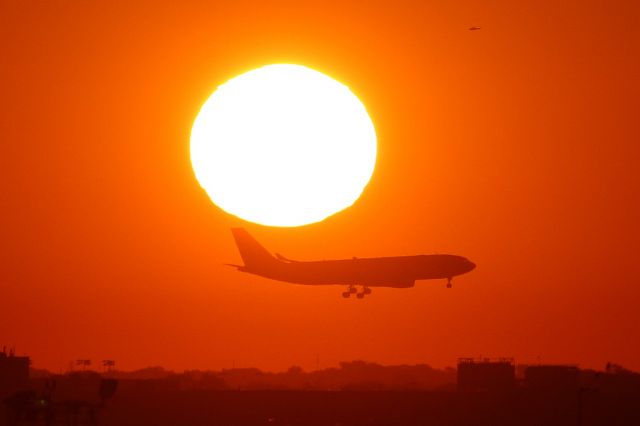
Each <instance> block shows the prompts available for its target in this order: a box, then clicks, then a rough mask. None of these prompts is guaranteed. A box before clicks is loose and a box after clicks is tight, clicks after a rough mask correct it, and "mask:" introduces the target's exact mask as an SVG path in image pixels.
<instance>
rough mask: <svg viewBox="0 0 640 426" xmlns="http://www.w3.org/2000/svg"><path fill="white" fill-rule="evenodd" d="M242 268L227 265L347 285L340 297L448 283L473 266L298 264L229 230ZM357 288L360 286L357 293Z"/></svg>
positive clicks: (432, 262) (436, 258) (456, 261)
mask: <svg viewBox="0 0 640 426" xmlns="http://www.w3.org/2000/svg"><path fill="white" fill-rule="evenodd" d="M231 232H232V234H233V238H234V239H235V242H236V245H237V246H238V250H239V251H240V256H241V257H242V260H243V262H244V265H234V264H227V265H228V266H232V267H235V268H237V270H238V271H241V272H246V273H249V274H254V275H258V276H261V277H264V278H270V279H272V280H277V281H285V282H289V283H294V284H303V285H346V286H347V289H346V291H345V292H344V293H342V297H344V298H348V297H350V296H351V295H352V294H356V297H357V298H358V299H362V298H364V296H365V295H368V294H371V287H393V288H409V287H413V286H414V285H415V281H416V280H430V279H446V280H447V288H451V279H452V278H453V277H455V276H458V275H462V274H465V273H467V272H470V271H472V270H473V269H474V268H475V267H476V265H475V264H474V263H473V262H471V261H469V260H468V259H467V258H464V257H462V256H454V255H449V254H432V255H418V256H394V257H375V258H355V257H354V258H353V259H343V260H321V261H311V262H308V261H298V260H291V259H287V258H286V257H284V256H282V255H281V254H276V256H275V257H274V256H272V255H271V253H269V252H268V251H267V249H265V248H264V247H263V246H262V245H260V243H259V242H258V241H257V240H256V239H255V238H253V237H252V236H251V235H250V234H249V233H248V232H247V231H246V230H245V229H243V228H232V229H231ZM356 286H362V289H361V291H358V289H357V287H356Z"/></svg>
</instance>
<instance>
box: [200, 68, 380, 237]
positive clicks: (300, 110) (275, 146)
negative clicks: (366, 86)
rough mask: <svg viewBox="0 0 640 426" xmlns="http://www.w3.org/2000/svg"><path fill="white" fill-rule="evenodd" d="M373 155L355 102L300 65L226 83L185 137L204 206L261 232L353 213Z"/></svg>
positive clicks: (369, 129)
mask: <svg viewBox="0 0 640 426" xmlns="http://www.w3.org/2000/svg"><path fill="white" fill-rule="evenodd" d="M376 150H377V147H376V133H375V129H374V126H373V122H372V121H371V118H370V117H369V115H368V113H367V111H366V109H365V107H364V105H363V104H362V102H360V100H359V99H358V98H357V96H356V95H354V94H353V92H351V90H350V89H349V88H348V87H347V86H345V85H343V84H341V83H339V82H338V81H336V80H334V79H332V78H330V77H328V76H327V75H325V74H322V73H320V72H318V71H315V70H312V69H310V68H307V67H304V66H301V65H291V64H275V65H267V66H264V67H262V68H258V69H255V70H253V71H249V72H247V73H244V74H241V75H239V76H237V77H235V78H233V79H231V80H229V81H227V82H226V83H225V84H223V85H221V86H220V87H218V89H217V90H216V91H215V92H214V93H213V94H212V95H211V96H210V97H209V99H208V100H207V101H206V102H205V104H204V105H203V106H202V109H201V110H200V112H199V114H198V116H197V118H196V120H195V122H194V124H193V128H192V130H191V163H192V165H193V170H194V172H195V175H196V178H197V179H198V182H199V183H200V185H201V186H202V187H203V188H204V189H205V191H206V192H207V194H208V195H209V198H210V199H211V201H212V202H213V203H214V204H216V205H217V206H218V207H220V208H221V209H223V210H224V211H226V212H228V213H230V214H232V215H235V216H238V217H240V218H242V219H244V220H246V221H249V222H254V223H259V224H262V225H268V226H301V225H306V224H309V223H314V222H319V221H321V220H323V219H325V218H327V217H328V216H330V215H332V214H334V213H337V212H339V211H341V210H343V209H345V208H347V207H349V206H350V205H352V204H353V203H354V202H355V201H356V200H357V199H358V198H359V197H360V194H361V193H362V191H363V189H364V188H365V186H366V185H367V183H368V182H369V180H370V178H371V175H372V173H373V170H374V167H375V162H376Z"/></svg>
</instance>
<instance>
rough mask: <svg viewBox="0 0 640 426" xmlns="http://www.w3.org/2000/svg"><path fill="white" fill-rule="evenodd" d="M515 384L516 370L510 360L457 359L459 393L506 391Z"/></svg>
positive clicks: (512, 361)
mask: <svg viewBox="0 0 640 426" xmlns="http://www.w3.org/2000/svg"><path fill="white" fill-rule="evenodd" d="M515 384H516V368H515V364H514V360H513V359H512V358H499V359H495V360H492V359H489V358H482V359H475V358H460V359H458V390H460V391H508V390H511V389H513V388H514V387H515Z"/></svg>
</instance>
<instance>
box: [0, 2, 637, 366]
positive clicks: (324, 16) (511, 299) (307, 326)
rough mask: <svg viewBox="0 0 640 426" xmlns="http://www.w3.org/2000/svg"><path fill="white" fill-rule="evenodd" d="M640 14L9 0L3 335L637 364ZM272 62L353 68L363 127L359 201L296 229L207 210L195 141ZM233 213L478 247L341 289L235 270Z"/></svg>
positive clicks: (73, 343) (70, 349) (375, 355)
mask: <svg viewBox="0 0 640 426" xmlns="http://www.w3.org/2000/svg"><path fill="white" fill-rule="evenodd" d="M638 22H640V6H639V4H638V2H633V1H575V2H556V1H532V0H527V1H517V2H514V1H506V0H503V1H483V2H472V1H441V2H424V1H415V2H409V1H398V0H395V1H366V2H364V1H363V2H344V1H326V2H300V1H291V2H267V1H255V2H246V1H244V2H243V1H233V2H218V3H217V2H213V1H209V2H205V1H200V2H195V1H191V2H169V1H158V0H156V1H153V2H144V1H138V2H128V1H127V2H125V1H108V2H107V1H105V2H98V1H96V2H80V1H77V2H73V1H61V0H60V1H48V2H40V1H17V0H9V1H4V2H3V3H2V5H1V6H0V39H1V40H2V42H1V43H0V93H2V102H1V103H0V141H1V142H0V143H1V144H2V152H1V155H0V194H1V197H0V214H1V222H0V241H2V244H1V246H0V290H1V293H0V345H3V344H7V345H13V346H15V347H16V349H17V352H18V353H19V354H23V353H26V354H29V355H30V356H31V357H32V359H33V362H34V366H36V367H47V368H52V369H60V368H66V367H67V366H68V364H69V361H71V360H74V359H77V358H92V359H94V360H95V361H99V360H101V359H115V360H116V361H117V363H118V367H120V368H125V369H132V368H139V367H144V366H148V365H163V366H165V367H167V368H173V369H184V368H213V369H218V368H229V367H231V366H232V365H235V366H236V367H238V366H243V367H246V366H256V367H260V368H264V369H270V370H280V369H284V368H286V367H288V366H290V365H292V364H297V365H300V366H302V367H303V368H305V369H311V368H315V366H316V357H319V358H320V366H321V367H326V366H331V365H335V364H337V362H338V361H341V360H352V359H366V360H369V361H375V362H380V363H387V364H392V363H393V364H396V363H430V364H432V365H434V366H437V367H440V366H446V365H454V364H455V362H456V359H457V358H458V357H460V356H480V355H481V356H513V357H515V358H516V359H517V360H518V361H520V362H569V363H578V364H579V365H581V366H584V367H597V368H602V367H604V364H605V363H606V362H607V361H612V362H618V363H621V364H623V365H625V366H627V367H629V368H632V369H636V370H638V369H640V343H639V342H640V328H638V324H639V323H640V310H639V309H638V306H639V305H640V289H639V287H638V284H639V280H638V264H639V260H640V259H639V256H640V243H639V238H640V225H639V224H638V218H640V171H639V169H638V164H640V163H639V160H640V155H639V154H640V117H639V112H640V26H639V25H638ZM476 25H477V26H481V27H482V29H481V30H480V31H469V30H468V28H469V27H471V26H476ZM281 62H286V63H297V64H302V65H306V66H309V67H312V68H315V69H317V70H319V71H322V72H325V73H327V74H328V75H330V76H332V77H333V78H336V79H338V80H339V81H341V82H343V83H345V84H347V85H348V86H349V87H351V89H352V90H353V91H354V92H355V93H356V94H357V95H358V96H359V97H360V99H361V100H362V101H363V102H364V103H365V105H366V106H367V108H368V110H369V112H370V114H371V116H372V119H373V121H374V123H375V126H376V130H377V134H378V163H377V168H376V171H375V172H374V175H373V178H372V180H371V182H370V184H369V186H368V187H367V189H366V190H365V192H364V194H363V195H362V197H361V198H360V200H359V201H358V202H357V203H356V204H355V205H354V206H353V207H351V208H349V209H347V210H345V211H344V212H342V213H340V214H338V215H335V216H333V217H331V218H329V219H327V220H326V221H324V222H322V223H318V224H315V225H311V226H306V227H301V228H291V229H281V228H268V227H263V226H258V225H252V224H249V223H245V222H243V221H241V220H239V219H237V218H234V217H232V216H229V215H227V214H226V213H224V212H222V211H221V210H220V209H218V208H217V207H215V206H214V205H212V204H211V203H210V201H209V199H208V197H207V196H206V194H205V192H204V191H203V190H201V189H200V188H199V186H198V184H197V182H196V180H195V178H194V175H193V172H192V170H191V165H190V160H189V133H190V129H191V125H192V123H193V120H194V118H195V116H196V114H197V112H198V110H199V108H200V106H201V105H202V103H203V102H204V101H205V100H206V99H207V97H208V96H209V95H210V93H211V92H212V91H213V90H214V89H215V88H216V87H217V86H218V85H219V84H221V83H223V82H224V81H226V80H228V79H229V78H231V77H233V76H235V75H238V74H239V73H242V72H244V71H247V70H249V69H253V68H256V67H259V66H262V65H265V64H269V63H281ZM231 226H244V227H246V228H247V229H248V230H249V231H250V232H251V233H253V234H254V236H256V237H257V238H258V239H259V240H261V241H262V242H263V243H264V244H265V245H266V246H267V247H268V248H269V249H270V250H272V251H277V252H280V253H283V254H284V255H286V256H288V257H292V258H297V259H301V260H307V259H309V260H311V259H323V258H340V257H352V256H358V257H366V256H384V255H401V254H420V253H425V254H428V253H435V252H439V253H452V254H459V255H463V256H466V257H468V258H469V259H471V260H473V261H474V262H475V263H477V265H478V268H477V269H476V270H475V271H473V272H472V273H470V274H468V275H465V276H462V277H459V278H458V279H457V280H455V281H454V287H453V289H446V288H445V283H444V282H440V281H423V282H418V283H417V285H416V287H415V288H413V289H409V290H397V289H374V292H373V294H372V295H371V296H370V297H367V298H366V299H365V300H354V299H350V300H344V299H342V297H340V293H341V292H342V291H343V288H341V287H324V288H312V287H303V286H295V285H289V284H285V283H278V282H275V281H268V280H265V279H262V278H259V277H254V276H250V275H245V274H241V273H239V272H236V271H235V270H233V269H232V268H228V267H225V266H224V265H223V263H225V262H230V263H238V262H239V261H240V257H239V255H238V253H237V251H236V249H235V246H234V244H233V240H232V238H231V233H230V232H229V228H230V227H231Z"/></svg>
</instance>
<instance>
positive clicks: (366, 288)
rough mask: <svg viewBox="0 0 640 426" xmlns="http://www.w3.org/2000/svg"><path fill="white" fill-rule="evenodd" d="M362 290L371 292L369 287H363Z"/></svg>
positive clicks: (367, 292) (365, 292)
mask: <svg viewBox="0 0 640 426" xmlns="http://www.w3.org/2000/svg"><path fill="white" fill-rule="evenodd" d="M362 292H363V293H364V294H371V289H370V288H369V287H364V288H363V289H362Z"/></svg>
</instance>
